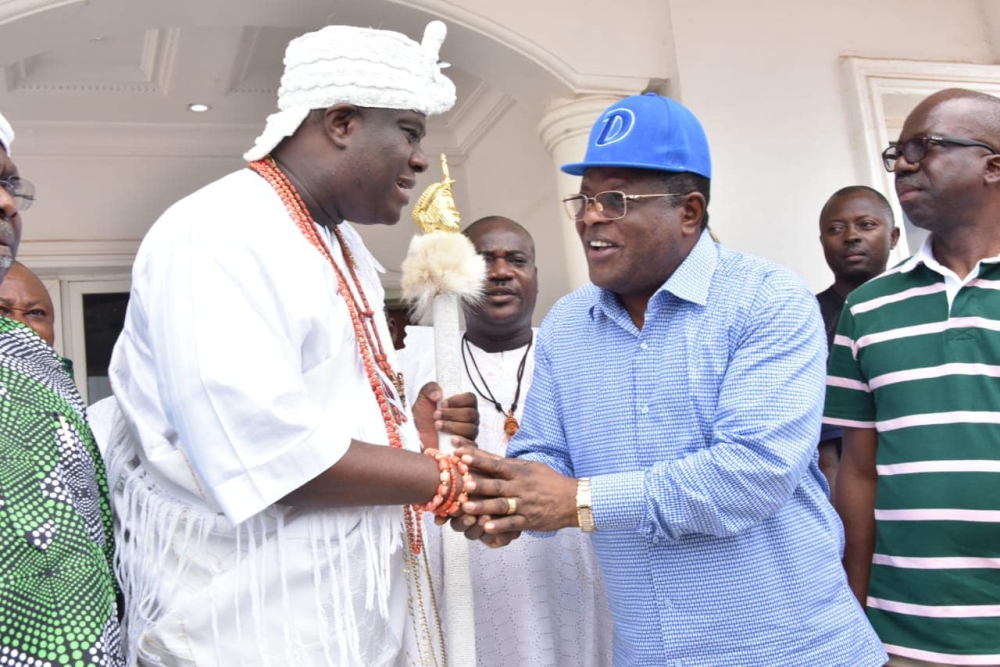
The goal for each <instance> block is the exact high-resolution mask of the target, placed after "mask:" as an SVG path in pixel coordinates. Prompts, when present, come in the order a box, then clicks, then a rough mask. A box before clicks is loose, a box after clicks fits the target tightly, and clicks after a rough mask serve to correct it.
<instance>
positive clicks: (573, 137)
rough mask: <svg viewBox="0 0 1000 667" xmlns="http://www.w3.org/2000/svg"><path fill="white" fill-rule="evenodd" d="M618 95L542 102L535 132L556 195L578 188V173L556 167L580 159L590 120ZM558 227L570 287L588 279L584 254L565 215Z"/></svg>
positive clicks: (584, 147) (591, 123) (618, 97)
mask: <svg viewBox="0 0 1000 667" xmlns="http://www.w3.org/2000/svg"><path fill="white" fill-rule="evenodd" d="M620 99H621V97H620V96H616V95H579V96H577V97H574V98H572V99H569V98H557V99H554V100H552V101H550V102H549V103H548V104H547V105H546V108H545V115H544V116H543V117H542V121H541V123H539V124H538V134H539V136H540V137H541V139H542V143H543V144H544V145H545V150H547V151H548V152H549V155H551V156H552V161H553V162H554V165H553V168H554V169H555V170H556V188H557V193H556V194H557V196H558V197H559V198H560V199H562V197H564V196H566V195H568V194H571V193H574V192H578V191H579V189H580V177H579V176H570V175H569V174H565V173H563V172H562V170H560V169H559V167H560V165H563V164H566V163H569V162H580V161H582V160H583V156H584V154H585V153H586V152H587V139H588V137H589V136H590V128H591V127H592V126H593V124H594V121H596V120H597V117H598V116H600V115H601V112H602V111H604V110H605V109H607V108H608V107H609V106H610V105H611V104H612V103H614V102H617V101H618V100H620ZM562 230H563V233H562V236H563V247H564V248H565V250H566V272H567V274H568V275H569V287H570V289H571V290H574V289H576V288H578V287H580V286H582V285H583V284H585V283H586V282H587V280H589V277H588V270H587V258H586V257H585V256H584V253H583V248H582V247H581V246H580V237H579V236H577V233H576V226H575V225H574V224H573V223H572V222H570V221H569V220H568V219H565V225H564V226H563V227H562Z"/></svg>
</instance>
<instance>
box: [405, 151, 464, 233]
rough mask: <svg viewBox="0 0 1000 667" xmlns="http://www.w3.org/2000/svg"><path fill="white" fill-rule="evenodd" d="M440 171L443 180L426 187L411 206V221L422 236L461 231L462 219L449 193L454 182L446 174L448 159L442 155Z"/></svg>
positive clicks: (448, 174) (453, 197)
mask: <svg viewBox="0 0 1000 667" xmlns="http://www.w3.org/2000/svg"><path fill="white" fill-rule="evenodd" d="M441 171H442V172H444V180H442V181H441V182H440V183H432V184H431V185H428V186H427V189H426V190H424V193H423V194H422V195H420V199H418V200H417V203H416V204H414V206H413V220H414V222H416V223H417V226H418V227H420V231H422V232H423V233H424V234H430V233H431V232H436V231H444V232H457V231H459V229H461V222H462V217H461V216H460V215H459V213H458V207H457V206H455V195H454V194H453V193H452V191H451V186H452V184H453V183H454V182H455V181H454V180H452V178H451V174H450V173H449V172H448V158H446V157H445V155H444V153H442V154H441Z"/></svg>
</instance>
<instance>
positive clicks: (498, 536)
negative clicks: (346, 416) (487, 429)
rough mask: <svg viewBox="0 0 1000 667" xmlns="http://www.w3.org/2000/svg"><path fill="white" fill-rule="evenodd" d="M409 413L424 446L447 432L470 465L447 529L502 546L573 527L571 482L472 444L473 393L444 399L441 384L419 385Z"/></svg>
mask: <svg viewBox="0 0 1000 667" xmlns="http://www.w3.org/2000/svg"><path fill="white" fill-rule="evenodd" d="M413 416H414V419H415V421H416V426H417V430H418V432H419V433H420V437H421V442H422V443H423V446H424V447H425V448H428V447H437V438H438V433H439V432H446V433H450V434H452V436H453V437H452V444H454V445H455V448H456V450H455V453H456V454H457V455H458V456H460V457H461V458H462V460H463V461H464V462H465V463H466V464H467V465H468V466H469V468H470V470H471V472H472V475H471V477H472V479H471V481H470V482H469V483H468V484H466V485H465V487H464V489H463V490H464V491H465V492H466V493H468V494H469V500H468V501H467V502H466V503H464V504H463V505H462V507H461V512H460V513H459V514H456V515H453V516H452V518H451V519H446V518H437V519H436V522H437V523H438V524H444V523H445V522H448V521H450V522H451V527H452V529H454V530H456V531H458V532H460V533H464V534H465V536H466V537H467V538H469V539H470V540H480V541H481V542H483V543H484V544H486V545H487V546H490V547H502V546H505V545H507V544H509V543H510V542H511V541H512V540H515V539H517V538H518V537H519V536H520V535H521V532H522V531H525V530H533V531H538V532H549V531H555V530H559V529H561V528H567V527H571V526H577V525H579V524H578V521H577V515H576V480H575V479H573V478H572V477H567V476H565V475H562V474H560V473H558V472H556V471H555V470H553V469H552V468H550V467H549V466H547V465H545V464H544V463H538V462H536V461H522V460H519V459H506V458H503V457H500V456H496V455H495V454H490V453H489V452H486V451H483V450H481V449H479V448H477V447H476V446H475V439H476V436H477V435H478V433H479V412H478V410H477V402H476V397H475V395H474V394H471V393H468V392H467V393H464V394H458V395H455V396H450V397H448V398H447V399H443V393H442V392H441V388H440V386H439V385H438V384H437V383H435V382H431V383H428V384H426V385H424V386H423V387H422V388H421V390H420V394H419V396H418V397H417V401H416V402H415V403H414V406H413Z"/></svg>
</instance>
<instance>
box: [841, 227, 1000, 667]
mask: <svg viewBox="0 0 1000 667" xmlns="http://www.w3.org/2000/svg"><path fill="white" fill-rule="evenodd" d="M930 242H931V241H930V239H928V241H927V242H926V243H925V244H924V247H923V248H921V250H920V252H918V253H917V254H916V255H914V256H913V257H911V258H910V259H908V260H906V261H905V262H903V263H902V264H900V265H898V266H897V267H895V268H893V269H891V270H889V271H888V272H886V273H885V274H883V275H882V276H879V277H878V278H875V279H874V280H872V281H870V282H868V283H866V284H865V285H863V286H861V287H860V288H858V289H857V290H855V291H854V292H852V293H851V295H850V296H849V297H848V299H847V303H846V304H845V306H844V312H843V315H842V316H841V318H840V326H839V327H838V329H837V336H836V338H835V340H834V345H833V350H832V352H831V354H830V365H829V376H828V378H827V397H826V409H825V413H826V415H825V420H824V421H826V422H829V423H831V424H836V425H839V426H848V427H854V428H875V429H877V430H878V451H877V461H876V463H877V470H878V475H879V480H878V491H877V494H876V498H875V520H876V529H875V530H876V541H875V554H874V558H873V565H872V574H871V582H870V586H869V591H868V594H869V597H868V614H869V618H870V620H871V622H872V625H873V626H874V627H875V630H876V631H877V632H878V634H879V636H880V638H881V639H882V641H883V643H884V644H885V647H886V650H887V651H888V652H890V653H895V654H898V655H901V656H905V657H909V658H914V659H918V660H926V661H932V662H942V663H946V664H956V665H986V664H990V665H992V664H1000V263H998V261H1000V258H993V259H991V260H983V261H982V262H981V263H980V264H979V265H978V266H977V267H976V269H974V270H973V271H972V272H971V273H970V275H969V276H968V277H966V279H964V280H960V279H959V278H958V277H957V276H956V275H955V274H954V273H952V272H951V271H950V270H948V269H947V268H945V267H942V266H941V265H940V264H939V263H938V262H937V261H936V260H934V257H933V254H932V252H931V246H930Z"/></svg>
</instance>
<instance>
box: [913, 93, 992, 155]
mask: <svg viewBox="0 0 1000 667" xmlns="http://www.w3.org/2000/svg"><path fill="white" fill-rule="evenodd" d="M941 107H947V108H948V110H949V112H951V114H952V115H954V116H958V117H960V118H961V120H962V122H963V123H965V124H967V125H968V126H969V127H970V129H972V130H973V131H974V132H976V133H977V134H979V135H980V137H981V140H982V141H986V142H988V143H990V144H993V145H994V146H997V145H1000V97H994V96H993V95H987V94H986V93H980V92H978V91H975V90H966V89H964V88H947V89H945V90H939V91H938V92H936V93H933V94H931V95H928V96H927V97H926V98H925V99H924V100H923V101H921V102H920V104H918V105H917V106H916V108H914V109H913V111H912V112H910V116H909V117H908V118H907V122H909V120H910V118H912V117H920V118H922V117H924V116H925V115H927V114H933V113H934V112H935V111H936V110H938V109H939V108H941Z"/></svg>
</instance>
